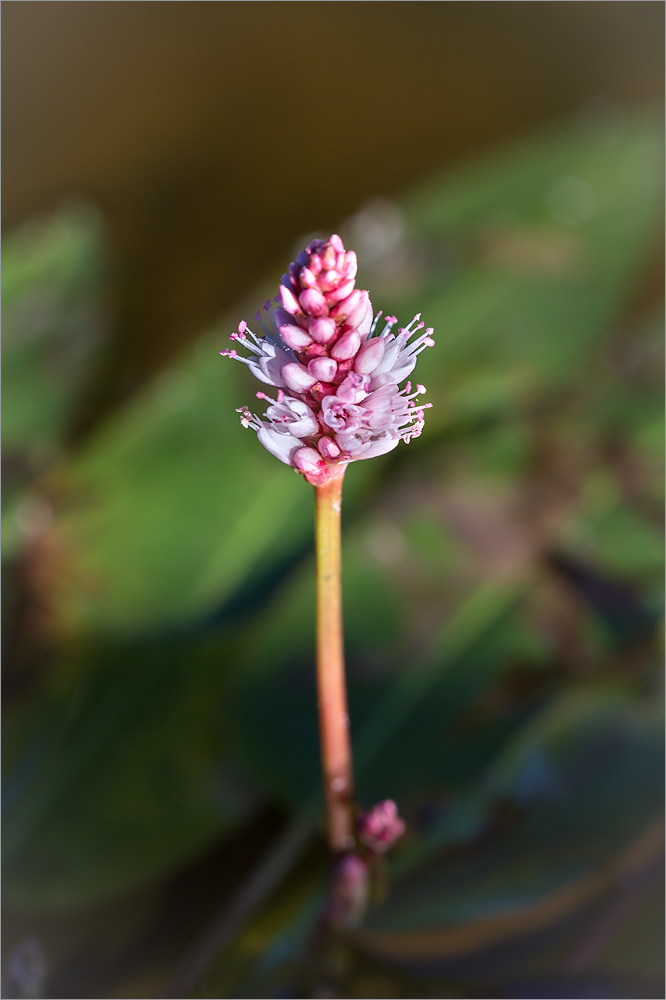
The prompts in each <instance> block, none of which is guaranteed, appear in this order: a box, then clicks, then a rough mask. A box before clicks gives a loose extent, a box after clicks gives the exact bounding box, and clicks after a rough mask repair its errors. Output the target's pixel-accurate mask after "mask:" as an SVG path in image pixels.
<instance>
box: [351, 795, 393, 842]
mask: <svg viewBox="0 0 666 1000" xmlns="http://www.w3.org/2000/svg"><path fill="white" fill-rule="evenodd" d="M356 832H357V834H358V839H359V840H360V842H361V843H362V844H363V845H364V846H365V847H368V848H369V849H370V850H371V851H374V852H375V853H376V854H383V853H384V852H385V851H388V849H389V848H390V847H392V846H393V844H395V842H396V840H398V839H399V838H400V837H402V835H403V833H404V832H405V823H404V820H402V819H401V818H400V816H399V815H398V807H397V806H396V804H395V802H392V801H391V799H386V801H384V802H378V803H377V805H376V806H373V807H372V809H369V810H368V812H364V813H361V814H360V815H359V817H358V819H357V820H356Z"/></svg>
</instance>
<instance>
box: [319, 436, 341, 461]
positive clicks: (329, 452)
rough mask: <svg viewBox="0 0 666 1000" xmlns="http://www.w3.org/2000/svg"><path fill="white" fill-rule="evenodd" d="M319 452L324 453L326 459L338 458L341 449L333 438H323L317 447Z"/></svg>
mask: <svg viewBox="0 0 666 1000" xmlns="http://www.w3.org/2000/svg"><path fill="white" fill-rule="evenodd" d="M317 447H318V448H319V451H320V452H321V453H322V455H323V456H324V458H337V457H338V455H339V454H340V449H339V447H338V446H337V444H336V443H335V441H334V440H333V439H332V438H329V437H323V438H321V439H320V441H319V444H318V445H317Z"/></svg>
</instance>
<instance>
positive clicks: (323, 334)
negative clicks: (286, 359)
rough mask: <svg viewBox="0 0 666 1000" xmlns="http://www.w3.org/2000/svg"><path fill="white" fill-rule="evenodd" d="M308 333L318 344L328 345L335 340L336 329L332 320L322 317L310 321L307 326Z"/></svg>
mask: <svg viewBox="0 0 666 1000" xmlns="http://www.w3.org/2000/svg"><path fill="white" fill-rule="evenodd" d="M308 332H309V333H310V336H311V337H312V339H313V340H316V341H317V343H318V344H330V343H331V341H332V340H334V339H335V337H336V334H337V332H338V328H337V326H336V325H335V320H334V319H329V318H328V317H322V318H321V319H315V320H312V321H311V322H310V323H309V324H308Z"/></svg>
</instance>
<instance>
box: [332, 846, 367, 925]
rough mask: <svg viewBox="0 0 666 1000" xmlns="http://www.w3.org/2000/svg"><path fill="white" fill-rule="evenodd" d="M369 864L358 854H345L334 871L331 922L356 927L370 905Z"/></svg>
mask: <svg viewBox="0 0 666 1000" xmlns="http://www.w3.org/2000/svg"><path fill="white" fill-rule="evenodd" d="M368 896H369V878H368V863H367V861H364V860H363V859H362V858H359V857H358V855H356V854H345V855H344V856H343V857H342V858H340V860H339V861H338V862H337V864H336V865H335V868H334V869H333V887H332V893H331V920H332V922H333V923H334V924H337V925H338V926H343V927H354V926H355V925H356V924H358V923H359V922H360V920H361V918H362V916H363V914H364V913H365V910H366V908H367V905H368Z"/></svg>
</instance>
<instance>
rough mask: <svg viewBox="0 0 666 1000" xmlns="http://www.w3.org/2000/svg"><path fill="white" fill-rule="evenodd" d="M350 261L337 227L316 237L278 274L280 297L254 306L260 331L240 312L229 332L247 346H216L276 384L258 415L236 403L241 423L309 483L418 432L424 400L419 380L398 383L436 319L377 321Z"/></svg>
mask: <svg viewBox="0 0 666 1000" xmlns="http://www.w3.org/2000/svg"><path fill="white" fill-rule="evenodd" d="M356 267H357V261H356V255H355V254H354V253H353V251H349V252H347V251H345V248H344V245H343V243H342V240H341V239H340V238H339V237H338V236H334V237H331V239H329V240H327V241H324V240H320V239H316V240H312V241H311V242H310V244H309V246H308V247H307V248H306V250H303V251H301V253H299V254H298V256H297V258H296V261H295V262H294V263H292V264H290V265H289V268H288V271H287V273H286V274H285V275H283V277H282V282H281V285H280V288H279V295H278V296H277V297H276V299H275V302H276V306H273V304H272V302H271V301H267V302H266V303H265V304H264V306H263V310H265V312H263V311H262V310H260V311H259V312H258V313H257V320H258V322H259V323H260V326H261V330H260V332H259V334H258V335H255V334H254V333H253V332H252V330H250V329H249V327H248V326H247V324H246V323H245V322H244V321H243V322H242V323H240V324H239V326H238V331H237V332H236V333H234V334H232V335H231V340H232V342H233V343H234V345H235V346H238V345H241V346H242V348H243V352H242V353H236V351H235V350H233V349H231V350H229V349H227V350H223V351H220V354H222V355H223V356H225V357H231V358H233V359H235V360H237V361H242V362H243V364H245V365H247V366H248V368H249V369H250V371H251V372H252V374H253V375H254V376H255V378H257V379H258V380H259V381H260V382H263V383H264V384H266V385H268V386H271V387H274V393H275V394H276V397H277V402H276V401H275V400H274V399H272V398H271V397H270V396H268V395H267V394H265V393H263V392H262V393H258V394H257V395H258V398H259V399H262V400H264V401H265V402H266V410H265V412H264V414H263V415H262V416H256V415H254V414H252V413H251V412H250V411H249V410H248V409H247V408H246V407H245V408H243V409H242V420H243V423H244V426H246V427H250V428H252V430H254V431H256V433H257V437H258V440H259V442H260V443H261V444H262V445H263V446H264V447H265V448H266V449H267V450H268V451H270V452H271V453H272V454H273V455H275V456H276V457H277V458H279V459H280V461H281V462H284V463H285V464H287V465H290V466H291V467H292V468H294V469H296V470H297V471H298V472H300V473H301V474H302V475H304V476H305V478H306V479H307V480H308V482H310V483H312V484H314V485H323V484H324V483H327V482H328V481H329V480H331V479H332V478H335V477H338V476H339V475H340V466H342V465H346V464H347V463H349V462H354V461H358V460H360V459H365V458H372V457H374V456H375V455H384V454H386V453H387V452H389V451H391V450H392V449H393V448H395V447H397V445H398V444H399V443H400V441H404V442H408V441H410V440H411V439H412V438H415V437H418V435H419V434H420V433H421V430H422V427H423V417H424V412H425V410H426V409H427V408H428V407H429V406H430V404H418V403H417V402H415V398H416V397H418V395H419V393H423V392H425V386H423V385H421V384H420V383H415V384H416V391H415V392H412V386H411V383H408V384H407V385H406V386H405V388H403V389H401V388H400V386H401V385H404V383H405V381H406V380H407V379H408V378H409V376H410V375H411V373H412V372H413V371H414V368H415V366H416V363H417V360H418V355H419V354H420V353H421V351H423V350H425V348H426V347H430V346H432V345H433V344H434V339H433V337H432V333H433V329H432V327H428V328H427V329H425V330H424V331H423V327H424V324H423V323H422V322H421V316H420V314H418V313H417V315H416V316H415V317H414V318H413V319H412V321H411V322H410V323H409V324H408V325H407V326H405V327H401V328H399V330H398V331H397V332H396V333H394V332H393V331H394V328H396V327H397V318H396V317H395V316H386V317H385V319H384V322H383V329H379V330H378V329H377V328H378V324H379V321H380V318H381V317H382V312H381V311H378V312H377V313H376V314H375V315H374V317H373V308H372V303H371V302H370V296H369V294H368V292H367V291H365V290H362V289H357V288H355V275H356ZM304 286H305V287H304ZM421 331H423V332H421ZM303 449H305V451H303ZM308 449H309V450H308ZM296 453H300V458H299V460H298V461H296V458H295V456H296ZM313 456H316V462H315V457H313ZM312 463H315V464H312ZM317 463H318V464H317ZM306 470H307V471H306Z"/></svg>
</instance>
